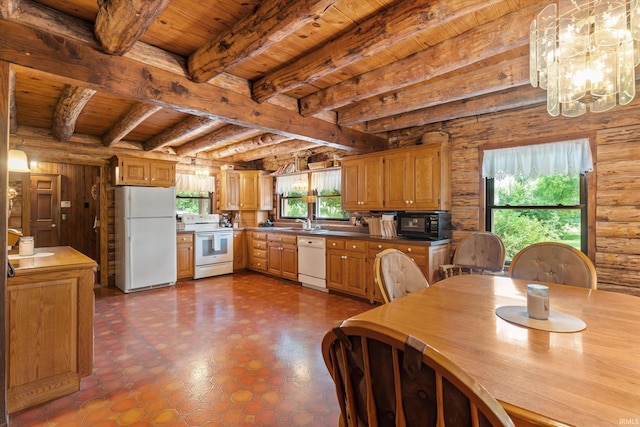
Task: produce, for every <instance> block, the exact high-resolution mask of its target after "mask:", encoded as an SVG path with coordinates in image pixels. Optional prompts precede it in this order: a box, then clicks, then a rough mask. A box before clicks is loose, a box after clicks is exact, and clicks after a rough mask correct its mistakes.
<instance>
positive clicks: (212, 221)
mask: <svg viewBox="0 0 640 427" xmlns="http://www.w3.org/2000/svg"><path fill="white" fill-rule="evenodd" d="M182 222H183V223H184V229H185V231H193V232H194V234H195V244H194V248H195V254H194V256H195V270H194V274H193V278H194V279H202V278H204V277H212V276H219V275H221V274H229V273H233V230H231V229H230V228H223V227H220V215H218V214H204V215H198V214H185V215H182Z"/></svg>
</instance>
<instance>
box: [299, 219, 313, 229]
mask: <svg viewBox="0 0 640 427" xmlns="http://www.w3.org/2000/svg"><path fill="white" fill-rule="evenodd" d="M296 222H301V223H302V224H303V225H302V229H303V230H313V227H312V226H311V220H310V219H309V218H304V219H303V218H297V219H296Z"/></svg>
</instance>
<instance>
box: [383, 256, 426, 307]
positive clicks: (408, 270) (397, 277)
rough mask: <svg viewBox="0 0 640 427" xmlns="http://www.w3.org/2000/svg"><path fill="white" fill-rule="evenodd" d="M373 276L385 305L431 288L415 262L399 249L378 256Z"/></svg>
mask: <svg viewBox="0 0 640 427" xmlns="http://www.w3.org/2000/svg"><path fill="white" fill-rule="evenodd" d="M373 276H374V279H375V281H376V283H377V285H378V288H379V289H380V293H382V298H383V299H384V302H385V303H386V302H390V301H393V300H394V299H396V298H400V297H402V296H405V295H408V294H409V293H411V292H415V291H417V290H420V289H423V288H428V287H429V282H428V281H427V279H426V278H425V277H424V274H422V270H420V267H418V265H417V264H416V263H415V261H414V260H412V259H411V258H410V257H409V256H407V255H406V254H405V253H403V252H402V251H399V250H397V249H385V250H383V251H381V252H379V253H378V254H377V255H376V259H375V260H374V261H373Z"/></svg>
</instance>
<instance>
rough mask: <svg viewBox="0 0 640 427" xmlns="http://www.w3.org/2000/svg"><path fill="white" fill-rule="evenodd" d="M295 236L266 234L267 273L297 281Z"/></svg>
mask: <svg viewBox="0 0 640 427" xmlns="http://www.w3.org/2000/svg"><path fill="white" fill-rule="evenodd" d="M297 240H298V238H297V236H295V235H291V234H280V233H267V265H268V268H267V271H268V273H270V274H273V275H275V276H279V277H283V278H286V279H291V280H298V245H297Z"/></svg>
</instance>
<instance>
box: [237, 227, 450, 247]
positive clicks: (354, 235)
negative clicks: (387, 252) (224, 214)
mask: <svg viewBox="0 0 640 427" xmlns="http://www.w3.org/2000/svg"><path fill="white" fill-rule="evenodd" d="M245 229H246V230H250V231H258V232H260V231H263V232H267V233H286V234H295V235H298V236H317V237H348V238H350V239H357V240H369V241H381V242H394V243H407V244H416V245H419V246H438V245H444V244H447V243H451V240H450V239H443V240H435V241H431V240H418V239H407V238H404V237H382V236H370V235H369V234H367V233H358V232H356V231H337V230H330V229H328V228H321V229H319V230H314V231H306V230H303V229H302V228H300V227H245Z"/></svg>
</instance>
